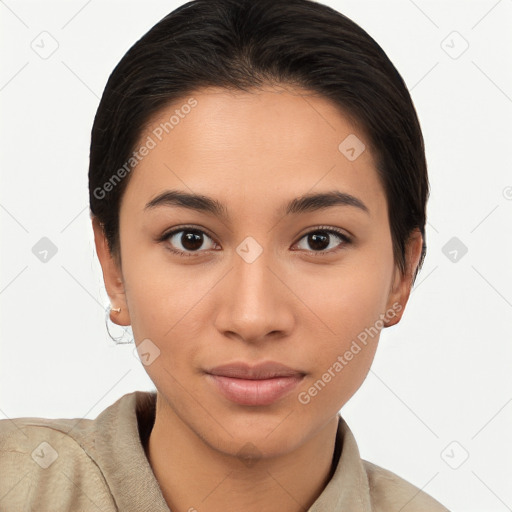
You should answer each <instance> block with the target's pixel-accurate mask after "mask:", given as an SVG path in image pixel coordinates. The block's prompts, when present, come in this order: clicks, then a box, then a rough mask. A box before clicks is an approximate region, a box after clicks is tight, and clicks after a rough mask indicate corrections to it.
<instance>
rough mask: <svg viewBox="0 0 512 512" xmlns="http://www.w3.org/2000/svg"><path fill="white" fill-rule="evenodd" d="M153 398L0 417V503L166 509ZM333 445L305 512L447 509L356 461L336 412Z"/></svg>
mask: <svg viewBox="0 0 512 512" xmlns="http://www.w3.org/2000/svg"><path fill="white" fill-rule="evenodd" d="M155 404H156V392H155V391H153V392H145V391H135V392H133V393H128V394H126V395H124V396H122V397H121V398H119V399H118V400H117V401H116V402H114V403H113V404H112V405H110V406H109V407H107V408H106V409H105V410H104V411H103V412H102V413H101V414H99V416H98V417H97V418H96V419H94V420H91V419H80V418H75V419H45V418H16V419H14V420H10V419H4V420H0V510H1V511H2V512H22V511H31V510H32V511H36V510H37V511H38V512H57V511H60V510H62V511H64V510H65V511H79V512H89V511H91V512H92V511H94V512H99V511H101V512H113V511H122V512H132V511H133V512H145V511H147V512H170V511H169V507H168V506H167V504H166V502H165V500H164V498H163V496H162V493H161V491H160V488H159V486H158V481H157V480H156V478H155V476H154V474H153V471H152V469H151V466H150V464H149V462H148V459H147V458H146V454H145V451H144V445H145V443H146V440H147V439H148V436H149V433H150V432H151V428H152V427H153V422H154V419H155ZM143 443H144V444H143ZM336 447H337V449H336V450H335V454H334V463H335V464H336V469H335V471H334V474H333V476H332V478H331V480H330V481H329V483H328V484H327V486H326V487H325V489H324V490H323V492H322V494H321V495H320V496H319V497H318V498H317V500H316V501H315V502H314V503H313V505H312V506H311V507H310V508H309V512H321V511H322V512H327V511H328V512H342V511H343V512H388V511H389V512H397V511H399V510H400V511H402V512H447V509H446V508H445V507H443V506H442V505H441V504H440V503H439V502H437V501H436V500H434V499H433V498H431V497H430V496H429V495H427V494H425V493H424V492H422V491H420V490H419V489H418V488H416V487H414V486H413V485H411V484H410V483H408V482H406V481H405V480H403V479H401V478H400V477H398V476H397V475H395V474H394V473H391V472H390V471H387V470H385V469H382V468H380V467H379V466H376V465H374V464H371V463H370V462H367V461H364V460H362V459H361V458H360V456H359V450H358V448H357V444H356V441H355V439H354V437H353V435H352V432H351V431H350V429H349V428H348V426H347V424H346V423H345V421H344V420H343V418H341V416H339V426H338V432H337V438H336ZM340 452H341V453H340Z"/></svg>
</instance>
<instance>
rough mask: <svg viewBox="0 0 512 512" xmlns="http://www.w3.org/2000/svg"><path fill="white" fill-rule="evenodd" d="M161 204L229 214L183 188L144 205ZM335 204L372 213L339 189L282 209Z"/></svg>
mask: <svg viewBox="0 0 512 512" xmlns="http://www.w3.org/2000/svg"><path fill="white" fill-rule="evenodd" d="M161 206H167V207H172V206H178V207H182V208H188V209H190V210H195V211H198V212H202V213H208V214H212V215H215V216H217V217H220V218H222V219H226V220H227V219H228V218H229V214H228V211H227V209H226V207H225V205H224V204H222V203H221V202H219V201H217V200H216V199H213V198H211V197H208V196H205V195H201V194H193V193H189V192H184V191H181V190H166V191H164V192H162V193H161V194H158V195H157V196H156V197H155V198H153V199H152V200H151V201H149V202H148V203H147V204H146V206H145V207H144V211H148V210H152V209H154V208H157V207H161ZM333 206H352V207H355V208H358V209H360V210H361V211H364V212H366V213H368V214H369V213H370V212H369V209H368V207H367V206H366V205H365V204H364V203H363V201H361V199H358V198H357V197H355V196H353V195H351V194H347V193H345V192H340V191H338V190H333V191H328V192H320V193H314V194H306V195H303V196H300V197H296V198H295V199H292V200H291V201H290V202H289V203H288V204H286V205H285V207H284V208H282V209H281V210H280V211H283V210H284V215H291V214H295V215H297V214H301V213H308V212H313V211H317V210H322V209H325V208H331V207H333Z"/></svg>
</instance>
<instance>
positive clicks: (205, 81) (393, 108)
mask: <svg viewBox="0 0 512 512" xmlns="http://www.w3.org/2000/svg"><path fill="white" fill-rule="evenodd" d="M265 85H291V86H298V87H300V88H302V89H304V90H309V91H312V92H313V93H315V94H319V95H321V96H323V97H325V98H327V99H329V100H331V101H332V102H333V103H334V104H335V105H337V106H338V108H339V109H340V111H342V112H344V114H345V115H346V116H348V117H349V118H350V120H351V121H352V122H353V123H354V124H355V125H356V126H358V127H360V129H361V130H363V131H364V133H365V137H366V138H367V139H366V140H367V141H368V145H369V147H370V148H371V150H372V154H373V157H374V159H375V161H376V165H377V172H378V175H379V178H380V180H381V183H382V185H383V188H384V190H385V193H386V198H387V204H388V216H389V223H390V229H391V236H392V243H393V254H394V259H395V263H396V264H397V265H398V266H399V268H400V270H401V271H402V272H404V271H405V246H406V243H407V241H408V239H409V237H410V235H411V233H412V231H413V230H414V229H415V228H419V230H420V231H421V234H422V235H423V248H422V254H421V258H420V262H419V265H418V267H417V269H416V273H415V274H414V279H415V278H416V275H417V273H418V271H419V269H420V267H421V265H422V263H423V259H424V257H425V252H426V241H425V222H426V202H427V199H428V195H429V182H428V176H427V164H426V160H425V149H424V142H423V136H422V133H421V128H420V125H419V121H418V118H417V115H416V110H415V108H414V105H413V103H412V100H411V97H410V95H409V92H408V90H407V87H406V85H405V83H404V81H403V79H402V77H401V76H400V74H399V73H398V71H397V70H396V69H395V67H394V66H393V64H392V63H391V61H390V60H389V58H388V57H387V56H386V54H385V53H384V51H383V50H382V48H381V47H380V46H379V45H378V44H377V43H376V42H375V41H374V40H373V39H372V38H371V37H370V36H369V35H368V34H367V33H366V32H365V31H364V30H363V29H362V28H361V27H359V26H358V25H357V24H356V23H354V22H353V21H351V20H350V19H349V18H347V17H346V16H344V15H343V14H341V13H339V12H338V11H336V10H334V9H332V8H330V7H328V6H326V5H323V4H319V3H316V2H314V1H311V0H194V1H191V2H188V3H186V4H184V5H182V6H181V7H179V8H177V9H176V10H174V11H173V12H171V13H170V14H168V15H167V16H165V17H164V18H163V19H162V20H161V21H160V22H159V23H157V24H156V25H155V26H154V27H153V28H151V30H149V31H148V32H147V33H146V34H145V35H144V36H143V37H142V38H141V39H139V40H138V41H137V42H136V43H135V44H134V45H133V46H132V47H131V48H130V49H129V50H128V52H127V53H126V54H125V55H124V57H123V58H122V59H121V61H120V62H119V63H118V65H117V66H116V68H115V69H114V71H113V72H112V74H111V75H110V77H109V79H108V82H107V85H106V87H105V91H104V92H103V96H102V98H101V101H100V104H99V106H98V110H97V113H96V117H95V119H94V125H93V128H92V136H91V151H90V166H89V198H90V208H91V213H92V214H93V215H94V216H96V217H97V219H98V220H99V222H100V223H101V225H102V227H103V230H104V233H105V236H106V238H107V241H108V245H109V249H110V252H111V254H112V255H113V256H114V257H115V258H116V259H117V261H118V262H119V264H121V254H120V244H119V209H120V204H121V197H122V194H123V191H124V189H125V187H126V186H127V183H128V180H129V177H130V173H129V172H127V171H126V169H127V167H126V164H127V162H128V161H130V162H131V160H130V157H131V156H132V154H133V152H134V150H135V148H136V144H137V143H138V141H139V138H140V137H141V134H142V130H143V129H144V127H145V126H146V125H147V123H148V122H150V121H151V119H152V117H153V116H154V115H155V114H157V112H158V111H159V110H161V109H162V108H164V107H165V106H166V105H168V104H169V103H172V102H174V101H177V100H180V99H183V98H184V97H185V96H187V95H189V94H191V93H193V92H194V91H198V90H199V89H201V88H203V87H208V86H214V87H223V88H226V89H235V90H242V91H250V90H251V89H254V88H258V87H263V86H265ZM366 140H365V142H366ZM340 142H341V141H340ZM123 166H124V167H123ZM122 168H124V169H125V171H124V172H118V171H121V169H122ZM129 170H130V168H128V171H129ZM116 172H117V174H116ZM121 178H122V179H121ZM108 184H110V185H108ZM106 185H108V186H106Z"/></svg>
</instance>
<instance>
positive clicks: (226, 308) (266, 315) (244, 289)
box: [215, 247, 297, 343]
mask: <svg viewBox="0 0 512 512" xmlns="http://www.w3.org/2000/svg"><path fill="white" fill-rule="evenodd" d="M241 249H242V250H241V251H239V252H237V253H236V254H234V257H233V265H232V268H231V270H230V271H229V272H228V274H227V275H226V276H225V278H224V279H223V283H222V286H221V287H220V288H219V290H218V293H219V300H218V309H217V316H216V320H215V324H216V328H217V329H218V330H219V332H221V333H222V334H223V335H224V336H227V337H230V338H233V339H234V338H238V339H240V340H241V341H245V342H247V343H258V342H262V341H265V340H270V339H271V340H276V339H279V338H282V337H285V336H287V335H289V334H290V332H291V330H292V329H293V325H294V322H295V317H294V304H296V302H297V299H296V297H295V296H294V294H293V293H292V291H291V290H290V288H289V285H287V283H286V281H287V280H288V281H289V280H290V278H289V277H287V276H286V275H285V274H286V273H285V271H284V270H283V268H282V267H280V266H279V264H278V262H276V260H275V258H272V256H271V253H270V251H266V250H263V252H261V254H259V256H257V257H256V259H254V260H252V258H250V257H249V258H247V257H246V256H245V254H244V252H243V247H242V248H241ZM253 249H254V247H252V248H251V249H250V250H253ZM240 254H241V255H242V256H240Z"/></svg>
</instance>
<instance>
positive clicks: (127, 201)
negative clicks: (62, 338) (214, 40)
mask: <svg viewBox="0 0 512 512" xmlns="http://www.w3.org/2000/svg"><path fill="white" fill-rule="evenodd" d="M190 98H193V99H190ZM186 105H188V107H187V106H186ZM172 116H174V117H172ZM165 123H167V124H165ZM347 137H349V139H347ZM345 139H347V140H346V141H345ZM343 141H345V142H343ZM340 144H341V146H340ZM363 144H364V146H363ZM144 145H145V146H146V147H147V148H148V150H147V151H144V150H141V151H140V153H141V154H143V153H144V154H145V156H143V157H142V159H141V161H140V162H139V163H138V164H137V165H136V167H135V168H134V169H133V170H132V171H131V172H132V175H131V177H130V182H129V184H128V186H127V188H126V191H125V193H124V195H123V199H122V204H121V208H120V246H121V257H122V268H118V267H114V266H113V264H112V262H111V261H110V260H109V258H108V255H107V254H106V252H105V251H104V249H103V248H102V247H104V245H102V242H99V241H98V240H101V233H100V231H99V230H98V228H97V226H96V228H95V230H96V239H97V248H98V254H99V256H100V259H101V261H102V265H103V270H104V277H105V282H106V286H107V291H108V292H109V295H110V296H111V298H112V303H113V307H118V306H121V307H122V311H121V314H120V315H119V316H117V317H116V322H118V323H120V324H122V325H128V324H131V325H132V329H133V333H134V337H135V341H136V343H137V345H138V346H139V352H140V353H142V354H144V355H143V357H144V358H145V362H146V363H147V364H145V366H144V367H145V369H146V371H147V372H148V374H149V376H150V378H151V380H152V381H153V382H154V384H155V386H156V388H157V390H158V393H159V399H160V400H161V404H164V405H162V407H165V411H164V410H163V409H162V414H164V413H165V414H167V415H168V417H169V418H174V419H176V418H179V420H180V421H181V422H182V423H183V424H185V425H186V426H187V427H189V428H190V431H191V432H194V433H195V434H196V435H197V436H198V438H200V439H202V440H203V441H204V442H206V443H207V444H208V445H209V446H211V447H213V448H215V449H216V450H219V451H221V452H223V453H226V454H236V453H237V452H238V451H239V450H240V447H242V446H244V445H245V444H246V443H248V442H251V443H252V444H254V445H255V446H256V447H257V449H258V451H259V453H260V454H262V456H271V455H278V454H283V453H286V452H289V451H291V450H293V449H294V448H297V447H298V446H300V445H301V444H302V443H304V442H305V441H306V440H307V439H308V438H310V437H311V436H313V435H314V434H315V433H317V432H319V431H320V429H321V428H322V427H324V426H325V425H327V423H328V422H330V421H332V420H333V418H334V417H335V416H336V414H337V412H338V411H339V410H340V408H341V407H342V406H343V405H344V404H345V403H346V402H347V400H348V399H349V398H350V397H351V396H352V395H353V394H354V392H355V391H356V390H357V389H358V388H359V386H360V385H361V383H362V382H363V380H364V379H365V377H366V375H367V373H368V371H369V368H370V365H371V362H372V360H373V357H374V354H375V350H376V347H377V342H378V338H379V332H380V330H381V329H382V327H383V326H384V325H388V324H393V323H394V322H396V321H397V319H398V318H399V317H400V315H401V311H402V310H403V308H404V307H405V302H406V301H407V297H408V290H409V286H410V278H409V279H408V278H407V276H402V275H401V274H400V273H399V272H398V270H397V268H396V266H395V263H394V261H393V250H392V240H391V233H390V227H389V220H388V215H387V203H386V196H385V193H384V190H383V188H382V185H381V183H380V182H379V179H378V176H377V172H376V170H375V162H374V160H373V157H372V154H371V152H370V149H369V142H368V141H367V140H365V135H364V133H362V132H361V131H359V130H358V129H357V128H356V127H355V126H354V125H353V124H351V123H350V122H349V120H348V119H347V118H346V117H345V116H344V115H343V114H342V113H341V112H340V110H339V109H337V108H336V107H335V106H334V105H333V104H332V103H330V102H329V101H328V100H326V99H324V98H321V97H318V96H313V95H311V94H308V93H307V92H306V91H304V90H297V89H290V88H288V89H284V88H282V89H276V88H268V89H259V90H255V91H253V92H251V93H247V92H237V93H233V92H228V91H226V90H223V89H216V88H209V89H203V90H200V91H197V92H196V93H194V94H191V95H190V96H187V97H186V98H184V99H183V100H182V101H180V102H176V103H174V104H173V105H170V106H169V107H166V108H165V110H162V111H161V112H160V113H159V114H158V115H157V116H156V117H155V118H153V119H152V121H151V123H150V124H149V125H148V126H147V127H146V128H145V131H144V133H143V134H142V136H141V138H140V144H139V146H137V147H138V148H140V147H142V146H144ZM171 191H172V192H173V194H172V195H169V196H167V199H165V196H162V194H165V193H167V192H171ZM313 195H318V197H317V198H316V200H308V199H307V197H308V196H313ZM192 196H201V197H200V198H199V199H198V198H195V199H194V197H192ZM158 198H159V199H158ZM205 198H206V199H205ZM415 247H416V249H415V252H414V254H413V258H414V259H415V260H416V261H417V259H418V257H419V249H421V240H418V243H417V244H416V245H415ZM143 340H144V341H143ZM141 348H142V350H141ZM260 363H261V364H267V363H278V364H279V365H284V366H286V367H287V368H288V370H284V369H283V368H282V367H278V366H275V365H274V366H272V365H270V366H268V365H267V366H265V365H264V366H263V367H261V368H259V369H258V368H256V369H255V367H256V366H257V365H260ZM225 365H235V368H228V369H225V368H224V369H222V368H221V369H219V367H221V366H225ZM236 365H239V366H238V367H237V366H236ZM240 365H241V366H240ZM237 372H241V373H237ZM244 372H245V373H244ZM213 374H216V375H215V376H214V375H213ZM243 377H245V378H243Z"/></svg>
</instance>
